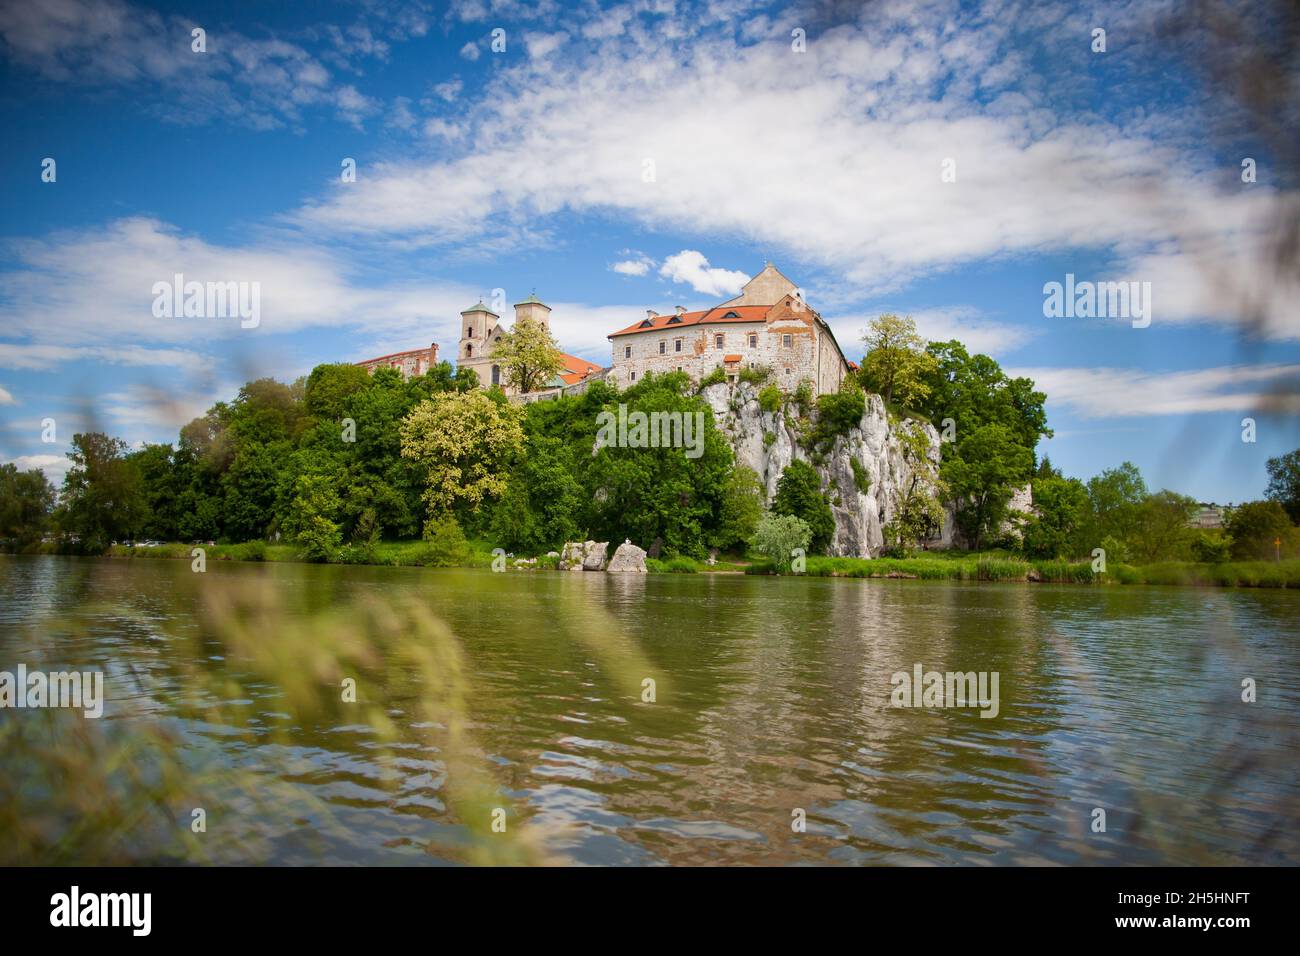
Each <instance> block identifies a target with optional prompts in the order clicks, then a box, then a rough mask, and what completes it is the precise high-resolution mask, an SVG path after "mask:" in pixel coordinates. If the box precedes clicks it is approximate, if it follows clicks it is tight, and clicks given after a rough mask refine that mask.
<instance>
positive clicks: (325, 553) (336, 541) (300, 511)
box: [284, 475, 342, 561]
mask: <svg viewBox="0 0 1300 956" xmlns="http://www.w3.org/2000/svg"><path fill="white" fill-rule="evenodd" d="M338 511H339V497H338V493H337V492H336V491H335V489H334V487H333V485H332V484H331V483H330V480H329V479H328V478H326V477H325V476H324V475H303V476H301V477H300V478H299V479H298V480H297V483H296V487H295V489H294V495H293V503H292V505H291V506H290V508H289V514H288V515H287V516H286V518H285V522H284V530H285V531H287V532H288V533H289V535H290V536H291V537H292V538H294V540H296V541H297V542H298V544H299V545H301V547H302V551H303V557H305V558H306V559H307V560H308V561H330V560H332V559H333V558H335V557H336V556H337V555H338V550H339V545H340V544H341V542H342V535H341V534H340V532H339V526H338V524H337V523H336V522H335V521H334V520H333V517H334V516H335V515H336V514H338Z"/></svg>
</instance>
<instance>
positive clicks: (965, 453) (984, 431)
mask: <svg viewBox="0 0 1300 956" xmlns="http://www.w3.org/2000/svg"><path fill="white" fill-rule="evenodd" d="M1033 460H1034V453H1033V451H1032V450H1031V449H1029V448H1026V447H1025V446H1024V445H1022V444H1020V443H1019V442H1018V441H1017V440H1016V436H1015V434H1014V433H1013V432H1012V431H1011V429H1009V428H1007V427H1006V426H1005V425H1001V424H988V425H982V426H980V427H979V428H977V429H976V430H975V431H974V432H973V433H968V434H966V435H965V436H964V437H963V438H962V439H961V440H960V443H959V447H958V454H957V455H954V456H951V457H947V458H945V459H944V462H943V465H942V467H941V469H940V474H941V475H942V477H943V480H944V483H945V484H946V485H947V487H948V489H949V491H950V492H951V494H952V495H953V498H954V499H955V501H956V502H957V526H958V527H959V528H960V529H961V532H962V534H963V535H964V536H965V538H966V540H967V541H968V542H969V543H970V547H971V548H973V549H975V550H979V548H980V547H981V546H982V545H983V543H984V542H985V541H986V539H988V538H989V537H991V536H995V535H997V534H998V533H999V531H1000V529H1001V527H1002V523H1003V522H1004V521H1005V520H1006V518H1007V516H1008V510H1007V505H1008V504H1009V503H1010V501H1011V496H1012V494H1014V492H1015V490H1016V488H1017V487H1019V486H1020V485H1021V483H1022V482H1023V481H1024V480H1025V476H1026V475H1028V474H1029V471H1030V469H1031V468H1032V467H1033Z"/></svg>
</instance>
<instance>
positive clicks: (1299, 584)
mask: <svg viewBox="0 0 1300 956" xmlns="http://www.w3.org/2000/svg"><path fill="white" fill-rule="evenodd" d="M194 547H195V546H194V545H189V544H179V543H169V544H159V545H155V546H153V547H126V546H125V545H114V546H113V547H111V548H110V549H109V551H108V552H107V555H106V556H107V557H111V558H120V559H128V560H138V559H150V558H165V559H172V560H191V551H192V550H193V548H194ZM204 551H205V556H206V560H208V561H275V562H295V563H309V562H307V561H306V559H305V558H303V556H302V555H301V553H300V551H299V549H298V548H297V547H296V546H295V545H292V544H268V543H266V542H262V541H249V542H244V543H242V544H215V545H207V546H204ZM38 553H45V554H53V553H56V549H55V546H53V545H50V544H46V545H41V546H40V548H39V549H38ZM494 560H495V556H494V555H493V553H492V548H491V547H490V545H489V544H488V543H487V542H485V541H476V540H471V541H469V542H467V546H466V549H465V550H464V551H463V552H460V553H458V554H454V555H449V554H446V553H445V552H440V551H439V550H438V549H437V548H436V547H434V546H432V545H431V544H430V543H429V542H426V541H384V542H379V543H377V544H375V545H373V546H368V547H358V546H351V547H347V548H344V549H343V550H342V551H341V552H340V555H339V559H338V560H337V561H335V562H331V563H337V564H357V565H374V566H381V567H460V568H491V567H492V566H493V561H494ZM523 561H527V562H528V563H519V562H523ZM558 563H559V559H558V558H557V557H548V556H547V555H539V556H537V557H535V558H525V557H524V556H518V557H516V556H509V557H508V558H507V560H506V564H507V567H509V568H510V569H511V570H521V571H524V570H528V571H554V570H557V569H558ZM646 567H647V569H648V570H649V572H650V573H652V574H740V573H743V574H756V575H765V574H766V575H770V574H774V573H775V572H774V570H773V568H772V565H771V563H770V562H768V561H766V560H764V559H761V558H756V559H752V560H750V559H746V558H743V557H739V556H732V557H730V558H722V559H719V560H718V561H717V562H716V563H715V564H712V565H710V564H708V563H706V562H703V561H697V560H695V559H693V558H688V557H673V558H665V559H659V560H656V559H654V558H649V559H647V560H646ZM786 574H787V575H792V574H793V572H786ZM802 574H803V575H804V576H807V577H847V578H902V579H919V580H926V581H976V582H1003V583H1008V582H1025V583H1046V584H1163V585H1177V586H1182V587H1248V588H1251V587H1257V588H1300V559H1289V560H1286V561H1281V562H1275V561H1228V562H1223V563H1221V564H1206V563H1198V562H1191V561H1175V562H1163V563H1159V564H1146V565H1128V564H1108V565H1107V568H1106V570H1105V571H1104V572H1095V571H1093V568H1092V563H1091V562H1088V561H1079V562H1072V561H1032V560H1026V559H1024V558H1020V557H1017V556H1015V555H1012V554H1008V553H1005V552H992V553H974V554H970V553H965V552H928V553H926V554H924V555H919V556H916V557H909V558H831V557H823V556H816V555H814V556H811V557H808V558H807V559H806V563H805V567H804V570H803V571H802Z"/></svg>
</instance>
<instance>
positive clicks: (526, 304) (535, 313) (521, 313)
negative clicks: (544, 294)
mask: <svg viewBox="0 0 1300 956" xmlns="http://www.w3.org/2000/svg"><path fill="white" fill-rule="evenodd" d="M550 319H551V307H550V306H549V305H543V304H542V300H541V299H539V298H537V294H536V293H534V294H532V295H530V296H529V297H528V298H526V299H524V301H523V302H516V303H515V325H516V326H518V325H519V323H520V322H523V321H525V320H527V321H530V322H540V323H541V324H542V325H544V326H546V327H547V328H550Z"/></svg>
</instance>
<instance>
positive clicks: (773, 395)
mask: <svg viewBox="0 0 1300 956" xmlns="http://www.w3.org/2000/svg"><path fill="white" fill-rule="evenodd" d="M758 406H759V408H761V409H763V411H765V412H767V413H768V414H771V415H775V414H776V413H777V412H779V411H780V410H781V390H780V389H779V388H777V387H776V386H775V385H768V386H767V387H766V388H764V389H763V390H762V391H761V392H759V393H758Z"/></svg>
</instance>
